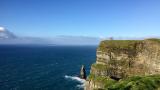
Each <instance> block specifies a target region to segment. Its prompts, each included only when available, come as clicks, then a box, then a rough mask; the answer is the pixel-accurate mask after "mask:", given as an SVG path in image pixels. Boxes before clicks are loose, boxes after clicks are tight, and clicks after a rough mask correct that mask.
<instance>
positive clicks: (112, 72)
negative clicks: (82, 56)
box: [85, 39, 160, 90]
mask: <svg viewBox="0 0 160 90" xmlns="http://www.w3.org/2000/svg"><path fill="white" fill-rule="evenodd" d="M159 74H160V40H159V39H146V40H105V41H102V42H101V43H100V45H99V47H98V48H97V59H96V63H95V64H92V66H91V70H90V75H89V76H88V79H87V82H86V87H85V89H86V90H94V89H102V90H103V89H108V90H119V89H121V90H126V89H125V88H123V87H127V86H125V85H128V83H130V84H129V85H128V89H127V90H130V89H132V90H146V89H145V83H146V82H148V84H147V85H150V84H149V82H152V83H154V84H153V85H152V84H151V85H152V86H150V87H153V89H150V88H149V86H147V85H146V87H148V90H155V89H158V88H160V75H159ZM135 78H136V79H135ZM139 80H140V81H139ZM141 81H144V82H141ZM131 82H132V83H131ZM133 82H139V83H140V84H144V87H143V88H141V85H139V86H138V85H137V84H135V85H134V84H133ZM123 84H124V85H123ZM133 85H134V86H133ZM136 85H137V86H136ZM118 86H119V88H115V87H118ZM138 87H139V88H138ZM133 88H137V89H133Z"/></svg>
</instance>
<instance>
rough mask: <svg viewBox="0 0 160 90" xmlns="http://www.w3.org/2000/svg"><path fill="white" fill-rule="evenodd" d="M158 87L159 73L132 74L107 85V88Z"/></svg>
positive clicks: (143, 89) (140, 89)
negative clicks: (147, 74)
mask: <svg viewBox="0 0 160 90" xmlns="http://www.w3.org/2000/svg"><path fill="white" fill-rule="evenodd" d="M159 87H160V75H152V76H132V77H129V78H126V79H124V80H121V81H118V82H117V83H115V84H113V85H111V86H110V87H107V88H106V89H107V90H157V89H158V88H159Z"/></svg>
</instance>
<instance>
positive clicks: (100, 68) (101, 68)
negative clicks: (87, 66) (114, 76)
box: [92, 63, 107, 70]
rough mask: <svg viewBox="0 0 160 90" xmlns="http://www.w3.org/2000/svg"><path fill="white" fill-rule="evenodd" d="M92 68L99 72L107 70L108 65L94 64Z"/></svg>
mask: <svg viewBox="0 0 160 90" xmlns="http://www.w3.org/2000/svg"><path fill="white" fill-rule="evenodd" d="M92 67H93V68H96V69H98V70H107V65H103V64H96V63H94V64H92Z"/></svg>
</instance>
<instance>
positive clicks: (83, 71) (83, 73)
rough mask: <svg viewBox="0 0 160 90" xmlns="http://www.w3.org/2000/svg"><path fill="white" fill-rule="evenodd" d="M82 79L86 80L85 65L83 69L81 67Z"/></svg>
mask: <svg viewBox="0 0 160 90" xmlns="http://www.w3.org/2000/svg"><path fill="white" fill-rule="evenodd" d="M80 78H82V79H86V70H85V67H84V65H82V67H81V71H80Z"/></svg>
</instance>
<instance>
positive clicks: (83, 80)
mask: <svg viewBox="0 0 160 90" xmlns="http://www.w3.org/2000/svg"><path fill="white" fill-rule="evenodd" d="M64 77H65V78H66V79H70V80H73V81H77V82H79V83H81V84H79V85H77V87H78V88H84V84H85V82H86V80H85V79H81V78H79V77H77V76H68V75H65V76H64Z"/></svg>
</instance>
